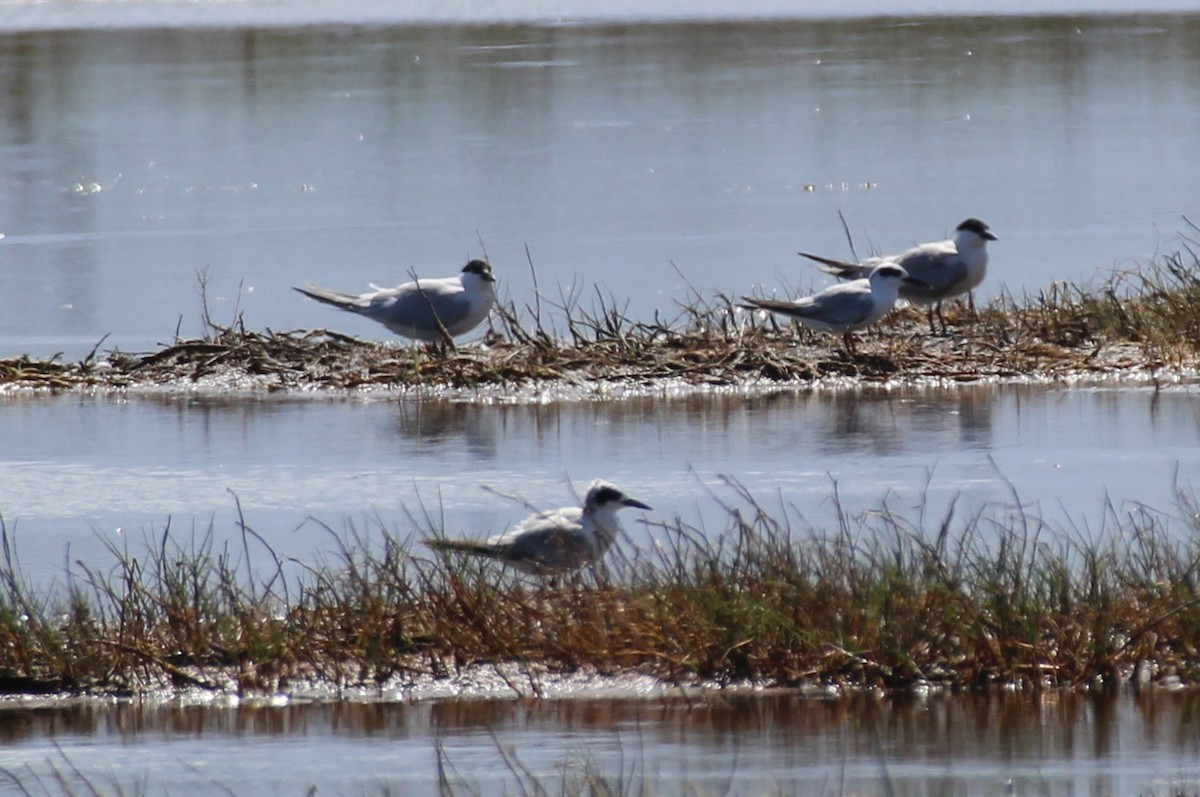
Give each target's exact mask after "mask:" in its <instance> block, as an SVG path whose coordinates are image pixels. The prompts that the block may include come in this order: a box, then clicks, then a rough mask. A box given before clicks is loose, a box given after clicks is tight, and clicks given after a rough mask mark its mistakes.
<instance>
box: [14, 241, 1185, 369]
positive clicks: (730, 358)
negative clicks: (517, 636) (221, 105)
mask: <svg viewBox="0 0 1200 797" xmlns="http://www.w3.org/2000/svg"><path fill="white" fill-rule="evenodd" d="M542 301H543V300H542V298H541V297H540V296H537V297H535V302H534V304H533V305H531V306H527V307H525V308H523V309H518V308H517V307H515V306H514V305H508V306H506V307H502V308H499V310H498V311H497V312H495V313H494V314H493V326H492V329H491V331H490V332H489V334H488V335H487V337H486V339H485V342H484V345H482V346H464V347H458V348H456V349H451V350H449V351H445V350H441V349H434V348H428V347H426V348H420V347H415V346H414V347H397V346H393V345H383V344H378V343H370V342H364V341H360V340H356V339H354V338H351V337H347V336H345V335H340V334H337V333H335V332H330V331H326V330H316V331H294V332H273V331H271V330H267V331H265V332H253V331H249V330H247V329H246V328H245V326H244V325H243V323H242V321H241V319H240V317H239V319H238V321H237V322H235V323H234V324H233V325H232V326H228V327H226V326H222V325H219V324H216V323H214V322H213V321H212V320H211V319H210V318H209V317H208V315H207V312H206V313H205V316H204V320H205V324H206V328H207V329H208V333H207V334H206V335H205V336H204V337H202V338H200V339H195V340H176V341H175V342H173V343H171V344H170V345H167V346H165V347H164V348H162V349H160V350H159V351H156V352H150V353H143V354H131V353H124V352H119V351H112V352H108V353H107V354H106V355H104V356H103V357H102V358H97V357H96V356H95V355H96V352H95V351H93V352H92V354H91V355H89V356H88V357H87V358H86V359H85V360H83V361H82V362H79V363H64V362H60V361H59V359H58V358H57V357H56V358H51V359H50V360H32V359H30V358H29V357H27V356H22V357H16V358H10V359H6V360H0V386H2V385H8V386H12V387H18V388H33V389H39V388H40V389H47V390H52V391H58V390H66V389H73V388H80V387H87V388H101V389H125V388H130V387H138V386H178V385H191V384H196V383H201V384H203V383H205V382H212V383H214V384H219V385H221V386H235V387H241V388H246V389H266V390H279V389H311V388H327V389H355V388H364V387H383V388H393V389H396V388H398V389H407V388H414V387H434V388H477V387H481V386H497V387H500V388H508V387H521V386H528V385H538V384H547V383H563V384H568V385H570V384H575V385H585V384H587V385H595V384H597V383H600V384H603V383H615V384H621V385H635V386H636V385H651V384H654V383H656V382H659V381H661V380H677V381H682V382H684V383H691V384H698V385H703V384H714V385H730V384H740V383H745V382H747V381H753V380H764V381H771V382H811V381H814V380H819V379H824V378H829V377H853V378H856V379H859V380H865V381H883V380H889V379H896V378H906V379H936V380H945V381H951V382H954V381H976V380H981V379H989V378H998V379H1008V378H1029V377H1032V378H1041V379H1061V378H1068V377H1078V376H1085V377H1086V376H1089V375H1092V376H1098V375H1105V374H1114V373H1115V374H1120V373H1128V372H1142V373H1150V374H1156V373H1158V372H1160V371H1164V370H1167V371H1182V370H1187V369H1194V368H1195V367H1196V366H1197V364H1198V362H1200V320H1198V319H1200V261H1198V260H1197V257H1196V255H1195V254H1193V253H1192V252H1191V250H1190V249H1185V252H1184V253H1180V254H1175V255H1169V256H1164V257H1160V258H1159V259H1158V260H1156V261H1155V262H1153V263H1151V264H1149V265H1145V266H1141V267H1139V268H1137V269H1135V270H1132V271H1128V272H1119V273H1115V274H1113V275H1112V276H1111V277H1110V278H1109V279H1108V280H1107V281H1106V282H1105V284H1104V285H1102V286H1101V287H1100V288H1099V289H1097V290H1085V289H1084V288H1081V287H1078V286H1073V285H1067V284H1064V283H1055V284H1053V285H1051V286H1049V287H1048V288H1046V289H1045V290H1043V291H1041V292H1039V293H1038V294H1036V295H1033V296H1025V297H1024V298H1023V299H1022V300H1020V301H1018V300H1017V299H1016V298H1014V297H1012V296H1011V295H1007V294H1005V295H1003V296H1001V297H1000V298H999V299H997V300H995V301H994V302H992V303H991V304H990V305H989V306H987V307H985V308H982V309H981V310H980V312H979V313H978V314H975V313H970V312H968V311H967V310H966V309H965V308H964V307H962V306H961V305H958V306H952V307H950V308H949V309H948V312H947V316H948V319H949V321H950V323H951V325H952V334H951V335H949V336H931V335H929V334H928V331H927V326H926V324H925V320H924V314H923V312H922V311H920V310H918V309H916V308H907V309H903V310H900V311H897V312H894V313H892V314H890V315H889V316H888V317H887V318H885V319H884V320H883V322H881V323H880V324H879V325H878V326H877V327H876V328H875V329H872V330H868V331H867V332H865V333H859V337H860V345H859V349H860V356H858V357H857V358H852V357H850V356H849V355H848V354H847V353H846V352H845V351H843V350H842V348H841V342H840V340H839V339H838V338H837V337H836V336H827V335H822V334H819V333H813V332H810V331H808V330H805V329H803V328H799V327H796V326H794V325H791V324H786V323H780V322H779V321H778V320H776V319H775V318H770V317H768V318H759V317H757V316H755V315H754V314H753V313H747V312H746V311H743V310H741V309H739V308H737V307H736V306H735V304H734V303H733V302H732V301H731V300H730V299H729V297H725V296H717V297H715V298H714V299H712V300H706V299H703V298H701V297H700V296H699V295H698V294H695V293H693V299H692V302H691V303H690V304H688V305H687V306H685V307H682V308H680V311H679V314H678V316H677V317H676V318H675V319H674V320H673V321H663V320H662V319H660V318H657V317H656V318H655V319H654V320H653V321H652V322H649V323H647V322H641V321H634V320H632V319H629V318H627V317H626V316H625V315H624V314H623V313H622V312H621V311H620V310H618V309H617V308H616V306H615V305H614V304H613V303H612V302H611V300H608V301H606V300H604V299H603V297H600V299H599V301H600V306H599V308H598V309H597V310H595V311H591V312H589V311H586V310H583V309H581V308H580V307H579V306H578V303H577V302H568V301H564V302H562V303H560V304H559V305H556V306H554V307H553V310H554V311H555V312H556V313H557V314H558V315H559V316H561V320H560V321H559V323H560V324H561V325H562V326H563V330H562V331H561V332H559V331H558V330H556V329H554V328H552V327H550V326H548V325H547V322H544V320H543V319H544V317H545V315H547V314H544V313H543V308H542ZM97 348H98V346H97Z"/></svg>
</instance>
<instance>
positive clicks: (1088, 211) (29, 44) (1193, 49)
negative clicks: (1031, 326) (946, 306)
mask: <svg viewBox="0 0 1200 797" xmlns="http://www.w3.org/2000/svg"><path fill="white" fill-rule="evenodd" d="M49 5H50V6H51V7H52V8H54V7H58V6H56V5H54V4H49ZM135 5H136V4H135ZM201 5H202V6H203V7H204V8H205V9H206V12H207V13H208V14H210V15H216V16H215V19H222V18H225V19H226V20H227V22H228V25H229V27H221V28H215V29H213V28H209V27H207V26H206V27H177V28H168V29H164V28H148V29H143V28H133V29H82V30H44V31H38V30H33V31H24V32H22V31H19V30H13V31H11V32H7V33H3V32H0V232H3V233H4V234H5V238H4V239H2V240H0V295H3V296H8V297H20V298H19V301H15V302H11V303H10V305H9V306H7V307H6V311H5V312H4V313H3V314H0V354H5V355H15V354H20V353H26V352H28V353H33V354H37V355H41V356H47V355H50V354H54V353H56V352H60V351H62V352H65V355H66V356H67V357H69V358H79V357H83V356H85V355H86V354H87V352H88V351H90V350H91V349H92V347H93V346H94V345H95V344H96V343H97V342H98V341H100V339H101V338H102V337H103V336H104V335H106V334H107V335H109V337H108V338H107V340H106V341H105V343H104V346H105V347H113V346H116V347H119V348H122V349H126V350H128V349H135V350H145V349H150V348H153V347H155V346H156V345H157V344H159V343H161V342H162V341H165V340H169V339H170V338H171V336H172V335H173V334H174V332H175V330H176V329H177V328H179V327H180V326H181V325H182V330H183V331H184V332H185V333H197V332H199V331H200V329H201V327H200V324H199V318H200V315H201V304H200V300H199V298H198V297H197V295H196V294H197V288H198V279H197V274H198V273H199V272H204V273H206V274H207V280H208V282H207V286H208V287H207V291H208V294H209V296H208V298H209V306H210V309H211V311H212V314H213V318H214V319H215V320H217V321H219V322H222V323H230V322H232V321H233V319H234V318H235V317H236V315H237V313H238V312H239V311H240V312H243V313H244V317H245V319H246V322H247V324H248V325H250V326H251V327H254V328H263V327H270V328H273V329H292V328H297V327H317V326H330V327H333V328H335V329H338V330H340V331H344V332H348V333H351V334H356V335H363V336H369V337H374V338H378V339H387V338H388V337H389V335H388V333H387V332H386V331H385V330H383V328H382V327H378V326H376V325H374V324H372V323H370V322H367V321H364V320H361V319H356V318H352V317H348V316H346V315H344V314H339V313H337V312H336V311H334V310H332V309H330V308H328V307H324V306H321V305H318V304H316V303H313V302H311V301H306V300H304V299H302V297H300V296H299V295H298V294H296V293H294V292H293V291H291V290H290V289H289V288H290V286H292V285H295V284H299V283H302V282H304V281H307V280H313V281H318V282H323V283H327V284H332V285H333V286H335V287H339V288H344V289H354V290H365V289H366V286H367V284H368V283H369V282H376V283H381V284H396V283H399V282H401V281H403V280H405V279H407V278H408V277H409V276H410V275H411V274H412V273H418V274H421V275H434V274H444V273H451V272H453V271H456V270H457V269H459V268H461V266H462V264H463V263H465V262H466V260H467V258H468V257H471V256H478V255H482V254H486V255H487V256H488V257H489V258H490V259H491V260H492V262H493V265H494V266H495V268H496V270H497V273H498V274H499V275H500V277H501V280H502V287H503V289H504V291H505V293H506V295H507V296H508V297H509V298H510V299H511V300H513V301H514V302H515V303H516V304H517V305H518V306H519V307H522V308H524V307H526V306H529V305H533V304H534V292H533V285H534V280H533V276H532V275H531V273H530V268H529V266H528V264H527V260H526V246H528V249H529V252H530V253H531V255H532V259H533V263H534V266H535V268H536V273H537V277H538V283H539V285H540V286H541V289H542V292H543V294H545V302H544V303H543V307H544V309H545V313H546V318H547V321H548V322H549V320H550V318H551V317H552V316H554V315H555V313H554V312H553V310H552V308H551V307H550V303H553V302H558V303H560V304H570V303H571V302H575V301H578V302H581V303H582V304H583V305H584V306H589V305H590V304H592V303H594V302H596V301H599V300H600V298H602V299H603V301H605V302H608V303H611V304H614V305H616V306H618V307H621V308H624V309H625V310H626V311H627V312H628V313H629V314H630V315H631V316H633V317H635V318H640V319H649V318H650V317H652V316H653V315H654V313H655V312H659V313H661V314H662V315H663V316H664V317H665V318H671V317H673V316H674V315H675V313H676V311H677V309H678V306H679V305H680V304H681V303H684V304H686V303H689V302H691V301H692V300H693V298H694V297H693V293H692V290H693V289H694V290H695V292H696V293H699V294H700V295H702V296H705V297H711V296H712V295H713V294H714V293H716V292H718V291H720V292H723V293H726V294H729V295H740V294H742V293H745V292H748V291H750V290H752V289H754V288H755V287H756V286H758V287H762V288H763V289H765V290H767V291H768V292H770V291H772V290H776V289H778V290H780V291H783V292H789V291H794V290H799V289H810V288H812V287H815V286H819V285H823V284H825V282H826V278H825V277H824V276H821V275H818V274H817V273H816V272H815V271H814V270H813V269H810V268H808V267H807V266H805V265H803V263H802V261H801V259H800V258H799V257H798V256H797V255H796V254H795V252H796V251H797V250H798V249H805V250H808V251H817V252H825V253H829V254H831V255H835V256H848V255H849V254H850V252H849V249H848V247H847V244H846V240H845V236H844V234H843V231H842V228H841V224H840V222H839V220H838V212H839V211H841V212H843V213H844V214H845V216H846V218H847V220H848V221H849V223H850V226H851V231H852V232H853V234H854V238H855V242H856V245H857V248H858V250H859V252H860V253H862V254H865V253H867V252H869V251H870V250H872V249H877V250H883V251H888V252H894V251H898V250H900V249H902V248H905V247H907V246H909V245H910V244H912V243H914V242H917V241H922V240H930V239H935V238H939V237H941V236H943V235H945V234H947V233H949V232H952V231H953V228H954V226H955V225H957V224H958V222H959V221H961V220H962V219H964V218H965V217H967V216H971V215H974V216H979V217H981V218H983V219H984V220H986V221H988V222H989V223H990V224H991V226H992V227H993V229H994V230H995V231H996V233H997V234H998V235H999V236H1000V239H1001V240H1000V241H999V242H997V243H996V244H995V245H994V246H993V247H992V251H993V258H992V272H991V276H990V277H989V278H988V280H987V281H986V282H985V284H984V285H983V286H982V288H981V298H983V299H986V298H989V297H993V296H995V295H997V294H998V293H999V292H1000V291H1001V290H1002V289H1004V288H1005V287H1006V288H1007V289H1008V290H1010V291H1012V292H1014V293H1016V294H1017V295H1018V296H1020V295H1023V294H1024V293H1025V292H1026V291H1031V292H1036V291H1038V290H1041V289H1042V288H1044V287H1045V286H1047V285H1048V284H1049V283H1050V282H1051V281H1054V280H1069V281H1073V282H1081V283H1087V282H1091V281H1092V280H1094V279H1097V278H1098V276H1100V275H1104V274H1107V273H1108V272H1110V271H1111V270H1112V268H1113V267H1114V266H1115V265H1118V264H1120V265H1129V264H1130V263H1131V262H1132V261H1133V260H1135V259H1145V258H1149V257H1151V256H1152V255H1154V254H1155V252H1156V251H1158V250H1159V249H1160V248H1162V249H1166V250H1168V251H1170V250H1171V249H1172V247H1173V246H1174V247H1176V248H1177V244H1176V243H1173V239H1174V238H1175V236H1176V234H1177V233H1179V232H1180V231H1181V230H1185V229H1186V225H1185V224H1184V222H1183V221H1182V217H1183V216H1184V215H1188V214H1190V215H1191V216H1192V217H1193V218H1195V217H1196V215H1197V214H1196V207H1197V206H1196V198H1195V191H1194V186H1195V185H1196V184H1197V182H1200V158H1197V157H1196V155H1197V154H1198V152H1197V147H1196V138H1195V136H1194V134H1193V131H1194V130H1196V129H1200V104H1197V103H1196V102H1195V101H1194V98H1195V97H1196V96H1197V92H1198V90H1200V84H1198V81H1200V44H1197V43H1198V42H1200V17H1198V16H1196V15H1195V14H1175V15H1162V14H1159V15H1154V14H1142V15H1129V14H1126V15H1099V16H1070V17H1065V16H1058V17H983V18H974V17H924V16H922V17H913V18H889V19H882V20H879V19H863V18H840V19H805V20H791V21H789V20H772V21H769V22H753V21H740V22H738V21H728V22H721V21H707V22H675V23H673V24H647V23H643V24H609V25H499V26H465V27H464V26H417V27H413V26H402V25H363V26H353V25H351V26H346V25H332V26H331V25H312V26H304V27H286V26H285V27H265V28H264V27H239V26H238V25H237V24H236V19H237V16H236V14H234V16H231V17H222V16H221V15H222V14H233V13H234V11H235V10H236V7H240V6H241V5H242V4H201ZM247 5H249V6H256V4H247ZM151 7H154V6H151ZM72 8H79V6H77V5H72ZM271 8H277V6H271ZM231 9H233V10H231ZM12 13H16V12H12ZM22 13H25V12H22ZM181 13H182V12H181ZM185 18H186V19H190V18H191V17H185ZM83 19H85V20H86V19H87V17H86V16H85V17H83ZM287 19H288V15H287V14H282V15H281V21H282V22H285V23H286V20H287ZM560 329H561V326H560Z"/></svg>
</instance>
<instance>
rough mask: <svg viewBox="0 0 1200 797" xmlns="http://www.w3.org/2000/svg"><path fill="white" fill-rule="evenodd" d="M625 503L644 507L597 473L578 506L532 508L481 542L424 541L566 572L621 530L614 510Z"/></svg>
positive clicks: (588, 560) (526, 568)
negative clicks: (519, 520) (595, 478)
mask: <svg viewBox="0 0 1200 797" xmlns="http://www.w3.org/2000/svg"><path fill="white" fill-rule="evenodd" d="M626 507H636V508H638V509H650V507H649V506H647V505H646V504H643V503H642V502H641V501H637V500H634V499H633V498H630V497H629V496H627V495H625V493H623V492H621V491H620V490H619V489H617V488H616V487H615V486H614V485H612V484H610V483H609V482H606V481H602V480H599V479H597V480H596V481H594V482H592V484H591V487H589V488H588V491H587V495H586V496H585V497H584V499H583V506H582V507H579V506H568V507H563V508H562V509H551V510H547V511H545V512H536V513H534V514H532V515H530V516H529V517H527V518H525V520H522V521H521V522H520V523H518V524H517V525H516V527H514V528H512V529H509V530H508V531H506V532H504V533H502V534H497V535H495V536H494V537H490V538H489V539H488V540H487V541H485V542H475V541H473V540H447V539H427V540H425V544H426V545H428V546H429V547H431V548H434V549H436V550H439V551H458V552H461V553H468V554H473V555H475V556H485V557H489V558H492V559H497V560H499V561H501V562H503V563H504V564H506V565H511V566H512V567H515V568H516V569H517V570H520V571H522V572H524V573H532V574H534V575H539V576H544V575H554V574H557V573H566V572H570V571H572V570H579V569H580V568H582V567H586V566H587V565H590V564H592V563H593V562H596V561H598V560H599V559H600V558H601V557H603V556H604V554H605V553H607V552H608V549H609V548H611V547H612V545H613V543H614V542H616V540H617V537H618V535H620V533H621V524H620V522H619V521H618V520H617V512H618V511H620V510H621V509H624V508H626Z"/></svg>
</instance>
